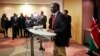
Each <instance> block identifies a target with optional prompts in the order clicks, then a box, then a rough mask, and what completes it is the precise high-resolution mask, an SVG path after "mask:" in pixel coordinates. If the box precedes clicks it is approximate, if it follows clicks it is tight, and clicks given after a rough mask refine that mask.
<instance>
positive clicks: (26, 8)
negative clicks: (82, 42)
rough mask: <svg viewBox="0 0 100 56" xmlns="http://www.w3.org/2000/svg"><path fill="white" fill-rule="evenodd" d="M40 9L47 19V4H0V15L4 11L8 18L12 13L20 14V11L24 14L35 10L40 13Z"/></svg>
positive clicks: (29, 13) (48, 14) (48, 10)
mask: <svg viewBox="0 0 100 56" xmlns="http://www.w3.org/2000/svg"><path fill="white" fill-rule="evenodd" d="M40 11H44V14H45V15H46V16H47V19H49V17H50V14H51V12H50V8H49V5H48V4H44V5H41V4H33V5H32V4H31V5H24V4H0V17H1V16H2V14H3V13H6V14H7V16H8V18H9V19H10V17H11V16H13V13H17V14H18V16H20V13H23V14H24V15H26V14H27V15H28V16H30V15H31V14H34V13H35V12H37V13H40ZM47 23H48V22H47ZM47 25H48V24H47Z"/></svg>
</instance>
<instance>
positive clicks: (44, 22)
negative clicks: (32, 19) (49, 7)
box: [41, 11, 47, 29]
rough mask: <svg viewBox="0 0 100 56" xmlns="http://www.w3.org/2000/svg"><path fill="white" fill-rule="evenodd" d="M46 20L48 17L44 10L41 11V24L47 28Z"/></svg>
mask: <svg viewBox="0 0 100 56" xmlns="http://www.w3.org/2000/svg"><path fill="white" fill-rule="evenodd" d="M46 22H47V17H46V16H45V15H44V12H43V11H41V24H42V25H43V28H45V29H46Z"/></svg>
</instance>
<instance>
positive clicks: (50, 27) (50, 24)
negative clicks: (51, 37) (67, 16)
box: [49, 17, 52, 29]
mask: <svg viewBox="0 0 100 56" xmlns="http://www.w3.org/2000/svg"><path fill="white" fill-rule="evenodd" d="M49 29H52V17H50V19H49Z"/></svg>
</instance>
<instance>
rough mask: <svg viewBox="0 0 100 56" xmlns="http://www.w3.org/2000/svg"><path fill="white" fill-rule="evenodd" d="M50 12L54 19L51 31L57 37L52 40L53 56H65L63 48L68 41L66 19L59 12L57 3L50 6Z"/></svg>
mask: <svg viewBox="0 0 100 56" xmlns="http://www.w3.org/2000/svg"><path fill="white" fill-rule="evenodd" d="M51 12H52V13H53V15H54V17H53V18H52V20H53V21H52V30H51V31H50V32H54V33H56V34H57V35H56V36H55V39H54V43H55V46H54V56H66V50H65V47H66V45H67V39H69V37H68V36H69V34H67V25H66V23H67V19H66V18H65V16H64V14H62V13H61V12H60V6H59V4H58V3H53V4H51Z"/></svg>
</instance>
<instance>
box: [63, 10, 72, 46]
mask: <svg viewBox="0 0 100 56" xmlns="http://www.w3.org/2000/svg"><path fill="white" fill-rule="evenodd" d="M64 15H65V18H66V19H67V23H66V25H67V29H66V30H67V34H68V38H69V39H67V41H68V42H67V43H68V44H67V46H69V40H70V37H71V16H70V15H68V10H64Z"/></svg>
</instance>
